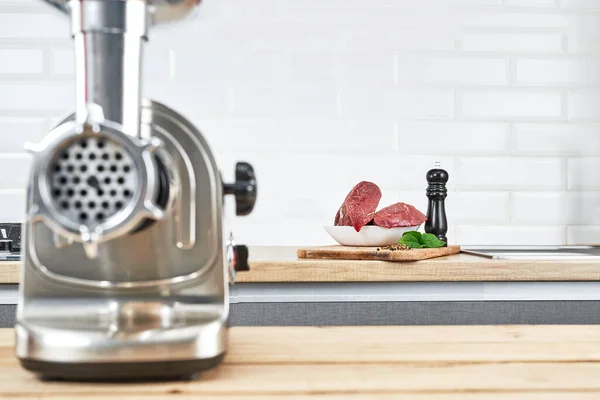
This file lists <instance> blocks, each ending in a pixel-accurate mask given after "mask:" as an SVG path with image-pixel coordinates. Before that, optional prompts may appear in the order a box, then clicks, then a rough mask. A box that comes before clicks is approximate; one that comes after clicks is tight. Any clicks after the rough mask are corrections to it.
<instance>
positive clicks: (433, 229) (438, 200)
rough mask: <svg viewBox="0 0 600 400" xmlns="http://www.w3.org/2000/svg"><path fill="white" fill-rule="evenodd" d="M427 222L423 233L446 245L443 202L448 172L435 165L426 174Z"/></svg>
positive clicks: (444, 206)
mask: <svg viewBox="0 0 600 400" xmlns="http://www.w3.org/2000/svg"><path fill="white" fill-rule="evenodd" d="M426 177H427V184H428V185H427V198H428V199H429V202H428V205H427V222H425V232H427V233H432V234H434V235H435V236H436V237H437V238H438V239H439V240H441V241H442V242H445V243H446V246H447V243H448V238H447V237H446V233H447V232H448V221H447V219H446V205H445V200H446V197H447V196H448V189H447V188H446V183H448V179H449V175H448V172H447V171H445V170H443V169H441V168H440V167H439V164H438V163H436V166H435V168H434V169H432V170H430V171H428V172H427V176H426Z"/></svg>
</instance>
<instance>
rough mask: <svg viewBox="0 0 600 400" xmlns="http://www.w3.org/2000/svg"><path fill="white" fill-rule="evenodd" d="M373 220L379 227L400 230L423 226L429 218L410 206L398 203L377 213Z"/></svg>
mask: <svg viewBox="0 0 600 400" xmlns="http://www.w3.org/2000/svg"><path fill="white" fill-rule="evenodd" d="M373 220H374V222H375V225H377V226H382V227H384V228H398V227H404V226H418V225H421V224H422V223H423V222H425V221H427V217H426V216H425V215H424V214H423V213H422V212H421V211H419V210H417V209H416V208H415V207H413V206H411V205H410V204H406V203H396V204H392V205H391V206H389V207H386V208H382V209H381V210H379V211H377V212H376V213H375V216H374V217H373Z"/></svg>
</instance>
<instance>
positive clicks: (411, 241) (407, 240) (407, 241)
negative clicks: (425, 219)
mask: <svg viewBox="0 0 600 400" xmlns="http://www.w3.org/2000/svg"><path fill="white" fill-rule="evenodd" d="M398 244H404V245H406V246H408V247H410V248H411V249H421V248H423V247H425V246H423V245H422V244H421V243H419V241H418V240H417V239H415V237H414V236H412V235H404V236H402V237H401V238H400V240H398Z"/></svg>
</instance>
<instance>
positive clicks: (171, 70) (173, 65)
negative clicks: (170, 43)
mask: <svg viewBox="0 0 600 400" xmlns="http://www.w3.org/2000/svg"><path fill="white" fill-rule="evenodd" d="M167 57H168V58H169V67H168V68H169V79H168V80H169V81H173V80H174V79H175V68H176V57H177V56H176V55H175V52H174V51H173V49H169V53H168V56H167Z"/></svg>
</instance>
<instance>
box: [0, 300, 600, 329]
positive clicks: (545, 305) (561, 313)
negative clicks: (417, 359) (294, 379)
mask: <svg viewBox="0 0 600 400" xmlns="http://www.w3.org/2000/svg"><path fill="white" fill-rule="evenodd" d="M15 311H16V306H15V305H10V304H9V305H2V306H0V327H1V328H8V327H12V326H13V325H14V322H15V319H14V318H15ZM497 324H508V325H511V324H584V325H585V324H600V301H485V302H481V301H451V302H450V301H449V302H443V301H436V302H422V301H418V302H410V301H404V302H327V303H290V302H288V303H237V304H232V305H231V326H324V325H329V326H343V325H355V326H357V325H358V326H359V325H497Z"/></svg>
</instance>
